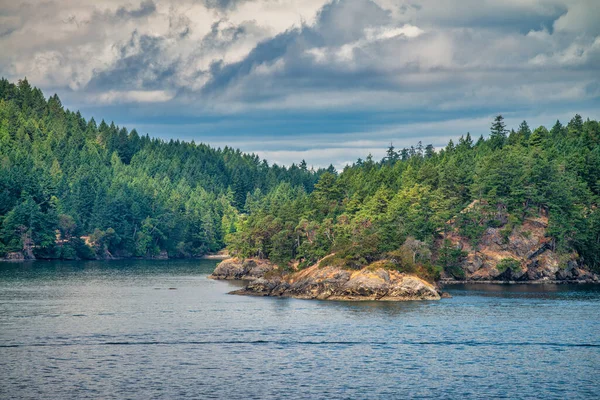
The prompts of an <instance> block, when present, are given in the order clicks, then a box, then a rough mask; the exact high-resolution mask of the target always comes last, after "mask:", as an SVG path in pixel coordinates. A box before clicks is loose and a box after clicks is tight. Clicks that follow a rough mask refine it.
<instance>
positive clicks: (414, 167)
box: [0, 80, 600, 276]
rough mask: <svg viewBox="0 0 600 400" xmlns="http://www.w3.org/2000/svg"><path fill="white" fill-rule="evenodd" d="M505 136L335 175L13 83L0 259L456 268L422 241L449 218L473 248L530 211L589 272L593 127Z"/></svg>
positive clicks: (4, 117) (1, 137)
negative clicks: (250, 260)
mask: <svg viewBox="0 0 600 400" xmlns="http://www.w3.org/2000/svg"><path fill="white" fill-rule="evenodd" d="M508 133H509V131H508V129H507V128H506V125H505V123H504V119H503V118H502V116H498V117H496V119H495V120H494V122H493V124H492V127H491V131H490V136H489V138H488V139H485V138H484V137H483V136H481V137H479V139H478V140H477V141H476V143H474V141H473V140H472V138H471V135H470V134H467V135H466V136H463V137H461V138H459V139H458V141H457V142H456V143H455V142H454V141H450V142H449V143H448V145H447V146H446V147H445V148H441V149H438V151H434V149H433V146H431V145H423V144H422V143H418V144H417V145H416V146H414V147H410V148H404V149H395V148H394V147H393V146H391V145H390V147H389V148H388V150H387V153H386V156H385V157H384V159H382V160H381V161H376V160H374V159H373V157H372V156H370V155H369V156H368V157H366V158H365V159H364V160H363V159H359V160H357V162H356V163H354V164H353V165H349V166H347V167H345V168H344V170H343V171H341V172H339V173H338V172H337V171H336V170H335V169H334V168H333V167H332V166H330V167H329V168H327V169H323V170H318V171H314V170H309V169H308V168H307V165H306V162H301V163H300V164H299V165H291V166H290V167H288V168H285V167H280V166H278V165H269V164H268V163H267V162H266V161H264V160H260V159H259V157H258V156H256V155H253V154H243V153H241V152H240V151H239V150H235V149H232V148H229V147H225V148H224V149H213V148H211V147H209V146H206V145H204V144H195V143H186V142H180V141H178V140H171V141H169V142H164V141H162V140H158V139H151V138H149V137H148V136H147V135H146V136H141V135H139V134H138V133H137V132H136V131H135V130H131V131H128V130H127V129H125V128H123V127H117V126H115V125H114V124H113V123H110V124H108V123H106V122H105V121H101V122H100V123H96V121H95V120H93V119H91V120H89V121H86V120H85V119H83V118H82V117H81V115H80V114H79V113H78V112H71V111H69V110H65V109H64V108H63V106H62V104H61V102H60V99H59V98H58V96H56V95H54V96H52V97H50V98H49V99H48V100H45V99H44V98H43V96H42V94H41V92H40V91H39V90H37V89H35V88H32V87H31V86H30V85H29V84H28V83H27V82H26V81H25V80H24V81H21V82H20V83H19V84H18V85H13V84H11V83H9V82H8V81H6V80H0V253H1V254H4V253H7V252H12V251H22V252H31V253H34V254H36V255H37V256H44V257H49V258H51V257H61V258H73V257H76V258H86V257H92V256H93V255H94V254H95V255H97V256H98V257H107V256H110V255H112V256H115V257H118V256H140V257H141V256H144V257H146V256H155V255H157V254H159V253H161V252H163V251H167V252H168V254H169V255H170V256H171V257H190V256H197V255H201V254H204V253H206V252H211V251H216V250H219V249H221V248H222V247H223V246H225V245H227V246H228V247H229V250H230V251H231V252H232V253H233V254H236V255H239V256H241V257H265V258H270V259H272V260H273V261H276V262H277V263H279V264H282V265H285V264H287V263H288V262H290V261H293V262H298V263H299V265H300V266H301V267H303V266H307V265H312V264H313V263H315V262H316V261H317V260H319V259H321V258H323V257H324V256H326V255H328V254H331V253H335V256H334V257H333V258H332V259H331V260H330V262H339V263H341V264H343V265H345V266H348V267H351V268H359V267H362V266H365V265H369V264H371V263H373V262H375V261H378V260H384V259H389V258H390V257H392V258H394V259H396V260H397V261H396V262H395V263H394V265H395V266H396V268H398V269H400V270H403V271H408V270H413V271H417V272H416V273H419V274H421V275H423V276H425V275H427V276H435V275H436V274H437V273H439V269H436V268H437V267H434V266H433V265H438V266H439V267H442V268H445V269H446V271H447V272H449V273H451V274H453V275H455V276H457V274H460V272H458V270H459V269H460V268H459V267H458V266H459V265H460V262H461V259H462V257H464V254H463V252H462V251H461V250H458V249H453V248H451V246H449V245H447V244H442V245H434V244H435V243H440V240H441V239H442V237H443V236H442V233H443V232H445V231H447V230H448V229H449V225H450V224H449V221H453V224H452V225H453V226H452V229H453V228H454V227H457V228H458V233H459V234H460V235H462V236H464V237H466V238H468V239H469V240H470V241H471V242H472V243H473V244H474V245H477V244H478V242H479V240H480V238H481V237H482V235H483V233H484V232H485V230H486V229H488V227H495V228H502V232H503V235H504V237H505V238H506V237H507V236H508V235H510V232H512V231H513V229H514V227H515V226H517V225H518V224H519V223H520V221H522V220H523V219H524V218H526V217H528V216H534V215H539V214H540V213H541V214H544V215H547V216H548V219H549V223H548V224H549V226H548V230H547V234H548V236H550V240H551V246H552V247H553V249H554V250H557V251H559V252H561V253H565V254H567V253H569V252H573V251H575V252H577V253H578V254H579V256H580V260H581V261H583V262H584V263H586V264H587V265H589V266H590V267H594V268H600V256H599V254H600V211H598V210H599V208H598V198H599V196H600V127H599V124H598V122H597V121H591V120H586V121H584V120H583V119H582V118H581V117H580V116H579V115H576V116H575V117H574V118H573V119H572V120H571V121H570V122H569V123H568V124H567V126H563V125H562V124H561V123H560V122H558V121H557V122H556V123H555V124H554V125H553V127H552V128H551V129H550V130H547V129H546V128H545V127H537V128H535V129H533V127H532V128H530V127H529V126H528V124H527V123H526V122H525V121H523V122H522V123H521V124H520V126H519V127H518V128H517V130H514V129H513V130H512V131H510V135H508ZM470 204H476V205H477V206H474V207H468V208H467V206H468V205H470ZM507 216H511V217H512V218H508V222H507ZM84 237H87V242H88V243H89V244H90V247H87V246H86V245H85V244H82V243H83V240H82V239H81V238H84ZM440 246H441V247H440ZM398 252H399V253H398ZM432 253H433V254H435V257H433V256H432V255H431V254H432ZM436 257H437V258H436ZM434 263H435V264H434ZM436 271H438V272H436Z"/></svg>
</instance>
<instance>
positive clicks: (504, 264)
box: [496, 258, 521, 272]
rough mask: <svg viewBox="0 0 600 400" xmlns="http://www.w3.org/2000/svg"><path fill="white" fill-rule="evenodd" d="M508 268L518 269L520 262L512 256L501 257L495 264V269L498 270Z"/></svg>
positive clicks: (501, 270) (502, 270)
mask: <svg viewBox="0 0 600 400" xmlns="http://www.w3.org/2000/svg"><path fill="white" fill-rule="evenodd" d="M509 268H510V270H511V271H515V272H516V271H520V270H521V263H520V262H519V261H518V260H515V259H514V258H503V259H502V260H500V262H499V263H498V265H497V266H496V269H497V270H498V271H499V272H504V271H506V270H507V269H509Z"/></svg>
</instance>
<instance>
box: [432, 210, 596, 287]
mask: <svg viewBox="0 0 600 400" xmlns="http://www.w3.org/2000/svg"><path fill="white" fill-rule="evenodd" d="M475 203H476V202H474V203H473V204H472V205H470V207H471V208H470V209H474V208H476V207H477V206H478V205H477V204H475ZM467 209H469V208H467ZM495 219H496V221H498V222H499V223H500V224H499V225H500V226H498V227H488V228H487V229H486V230H485V232H484V233H483V235H482V237H481V238H480V240H479V243H478V244H477V245H476V246H475V245H473V243H472V241H470V240H468V239H466V238H464V237H462V236H460V234H459V230H458V229H457V228H454V229H453V230H450V231H449V232H446V233H445V234H444V235H443V236H444V239H448V240H449V241H450V243H451V245H452V246H453V247H454V248H457V249H461V250H462V251H463V252H464V253H465V254H466V256H465V257H464V258H463V259H462V261H461V262H460V264H459V266H458V268H451V269H448V268H447V269H446V270H445V271H444V272H443V273H442V279H441V280H442V282H446V283H452V282H523V283H526V282H529V283H544V282H549V283H550V282H552V283H568V282H574V283H578V282H600V276H598V275H597V274H595V273H593V272H591V271H589V270H588V269H587V268H585V266H584V265H582V264H580V263H579V262H578V261H577V258H578V257H577V254H575V253H573V254H571V255H566V256H565V255H563V256H562V257H561V256H560V255H559V254H558V253H556V252H554V251H553V249H552V244H551V243H552V242H551V239H550V238H549V237H547V236H546V232H547V228H548V218H547V216H545V215H539V216H537V217H535V218H526V219H525V220H524V221H523V223H522V224H520V225H518V226H515V227H511V226H510V225H509V224H508V223H507V222H506V221H507V218H499V217H497V216H496V217H495ZM450 222H451V223H452V222H453V221H450Z"/></svg>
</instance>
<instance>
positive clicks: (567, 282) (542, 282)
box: [438, 279, 600, 286]
mask: <svg viewBox="0 0 600 400" xmlns="http://www.w3.org/2000/svg"><path fill="white" fill-rule="evenodd" d="M438 284H440V285H442V286H444V285H473V284H483V285H585V284H591V285H598V284H600V281H593V280H583V279H580V280H557V279H553V280H536V281H495V280H491V281H489V280H488V281H454V280H451V281H443V280H442V281H438Z"/></svg>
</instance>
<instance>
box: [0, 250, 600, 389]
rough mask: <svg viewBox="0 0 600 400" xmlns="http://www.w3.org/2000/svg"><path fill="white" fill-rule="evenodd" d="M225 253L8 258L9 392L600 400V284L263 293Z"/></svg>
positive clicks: (2, 315)
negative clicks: (213, 276) (238, 274)
mask: <svg viewBox="0 0 600 400" xmlns="http://www.w3.org/2000/svg"><path fill="white" fill-rule="evenodd" d="M215 264H216V262H214V261H152V262H149V261H118V262H117V261H115V262H60V263H44V262H36V263H28V264H0V398H3V399H4V398H6V399H9V398H31V399H42V398H44V399H75V398H77V399H78V398H118V399H123V398H133V399H151V398H223V399H250V398H252V399H259V398H306V399H318V398H406V397H409V398H419V397H420V398H431V397H435V398H453V399H464V398H508V399H516V398H545V399H549V398H556V399H563V398H600V288H598V287H594V286H551V285H545V286H490V285H485V286H481V285H468V286H454V287H449V288H448V289H449V291H450V293H451V294H452V295H453V296H454V297H453V298H452V299H444V300H442V301H439V302H413V303H376V302H366V303H347V302H327V301H306V300H296V299H274V298H256V297H240V296H231V295H227V294H226V293H227V292H228V291H231V290H233V289H234V288H235V287H236V285H237V286H239V284H238V283H233V282H221V281H212V280H209V279H207V278H206V277H207V275H208V274H209V273H210V272H212V269H213V268H214V266H215Z"/></svg>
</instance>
